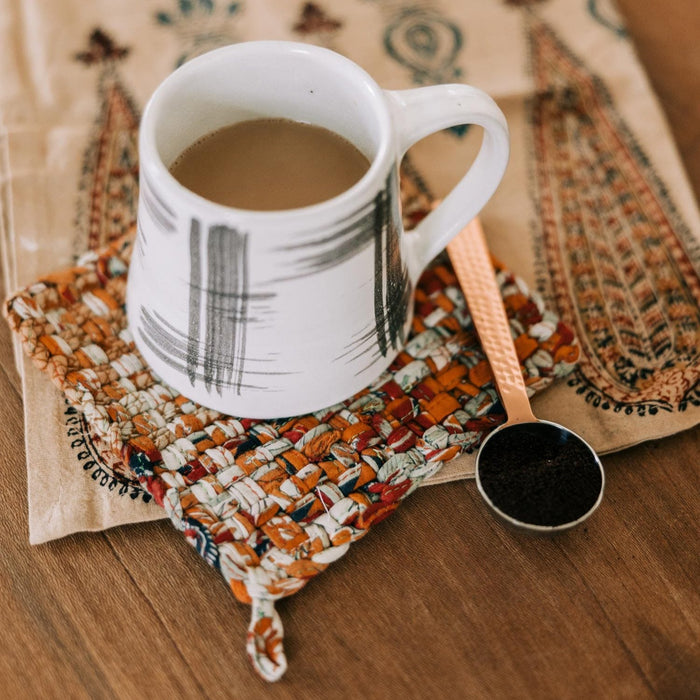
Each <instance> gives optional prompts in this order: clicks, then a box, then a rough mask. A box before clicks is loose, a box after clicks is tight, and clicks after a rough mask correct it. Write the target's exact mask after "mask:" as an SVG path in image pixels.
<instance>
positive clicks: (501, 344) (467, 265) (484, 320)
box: [447, 219, 537, 423]
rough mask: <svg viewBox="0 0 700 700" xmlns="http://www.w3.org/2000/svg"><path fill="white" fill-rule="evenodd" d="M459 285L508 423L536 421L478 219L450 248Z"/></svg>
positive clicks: (470, 224) (449, 252) (449, 245)
mask: <svg viewBox="0 0 700 700" xmlns="http://www.w3.org/2000/svg"><path fill="white" fill-rule="evenodd" d="M447 252H448V254H449V256H450V260H451V261H452V267H453V268H454V271H455V274H456V275H457V279H458V280H459V284H460V286H461V288H462V292H463V293H464V297H465V299H466V301H467V306H468V307H469V313H470V314H471V317H472V320H473V321H474V327H475V328H476V332H477V333H478V334H479V340H480V341H481V346H482V347H483V349H484V352H485V353H486V357H487V358H488V361H489V364H490V365H491V370H492V372H493V376H494V380H495V382H496V388H497V389H498V393H499V394H500V397H501V402H502V403H503V407H504V408H505V410H506V414H507V415H508V421H507V422H508V423H525V422H531V421H535V420H537V419H536V418H535V416H534V415H533V413H532V409H531V408H530V400H529V399H528V396H527V390H526V389H525V381H524V380H523V374H522V370H521V368H520V361H519V360H518V356H517V354H516V351H515V344H514V343H513V336H512V335H511V332H510V324H509V322H508V316H507V315H506V310H505V307H504V306H503V299H502V297H501V293H500V290H499V289H498V284H497V282H496V276H495V273H494V269H493V266H492V265H491V258H490V257H489V252H488V248H487V247H486V239H485V238H484V232H483V230H482V228H481V224H480V223H479V220H478V219H472V221H471V222H470V223H468V224H467V226H466V227H465V228H464V229H462V231H461V232H460V233H459V234H458V235H457V237H456V238H454V239H453V240H452V241H450V243H448V245H447Z"/></svg>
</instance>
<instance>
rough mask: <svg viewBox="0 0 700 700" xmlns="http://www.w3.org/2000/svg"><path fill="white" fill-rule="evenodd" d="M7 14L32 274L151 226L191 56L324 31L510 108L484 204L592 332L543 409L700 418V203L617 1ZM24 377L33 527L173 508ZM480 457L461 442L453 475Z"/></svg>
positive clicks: (429, 155)
mask: <svg viewBox="0 0 700 700" xmlns="http://www.w3.org/2000/svg"><path fill="white" fill-rule="evenodd" d="M0 19H1V20H2V21H1V22H0V37H2V40H1V41H0V66H1V67H2V74H3V76H4V80H3V81H2V83H0V115H1V124H0V126H1V129H0V144H1V151H0V156H2V157H1V159H0V181H1V182H2V184H3V187H2V189H1V190H0V192H1V193H2V194H1V196H2V199H0V202H1V203H2V207H3V216H2V222H1V225H2V231H1V233H2V241H3V265H4V272H5V279H6V281H7V283H8V284H9V285H10V286H11V287H12V288H16V287H17V286H19V285H22V284H26V283H27V282H29V281H31V280H32V279H35V278H37V277H39V276H40V274H41V273H43V272H45V271H47V270H50V269H53V268H56V267H59V266H62V265H65V264H66V263H68V262H70V260H71V259H72V257H73V256H74V255H75V254H76V253H78V252H81V251H83V250H85V249H86V248H88V247H95V246H97V245H99V244H101V243H104V242H105V241H107V240H109V239H110V238H111V237H114V236H116V235H118V234H120V233H122V232H123V231H125V230H127V229H128V227H129V226H133V222H134V216H135V201H136V200H135V197H136V192H137V168H138V154H137V152H136V131H137V126H138V116H139V112H140V109H141V108H142V107H143V105H144V104H145V102H146V100H147V98H148V96H149V95H150V93H151V92H152V90H153V89H154V88H155V86H156V85H157V84H158V82H160V80H162V79H163V78H164V77H165V76H166V75H167V74H168V73H169V72H170V71H172V70H173V69H174V68H175V67H176V66H177V65H179V64H180V63H182V62H184V61H186V60H188V59H189V58H191V57H193V56H195V55H197V54H199V53H202V52H204V51H206V50H209V49H211V48H215V47H217V46H220V45H223V44H226V43H230V42H236V41H242V40H249V39H262V38H265V39H293V40H298V41H307V42H313V43H317V44H321V45H324V46H327V47H329V48H332V49H334V50H337V51H340V52H341V53H344V54H345V55H347V56H348V57H350V58H351V59H353V60H355V61H356V62H358V63H359V64H360V65H362V66H363V67H365V68H366V69H367V70H368V71H369V72H370V73H371V74H372V75H373V76H374V77H375V79H376V80H377V81H378V82H379V83H380V84H381V85H383V86H385V87H387V88H407V87H413V86H416V85H422V84H431V83H437V82H451V81H463V82H467V83H471V84H473V85H476V86H477V87H480V88H482V89H484V90H486V91H487V92H489V93H490V94H491V95H492V96H493V97H494V98H495V99H496V101H497V102H498V103H499V106H500V107H501V108H502V109H503V111H504V112H505V114H506V117H507V119H508V122H509V125H510V129H511V138H512V157H511V162H510V165H509V168H508V171H507V173H506V177H505V179H504V181H503V183H502V185H501V187H500V188H499V190H498V192H497V193H496V195H495V196H494V198H493V199H492V201H491V202H490V203H489V204H488V206H487V207H486V209H485V210H484V212H483V214H482V219H483V223H484V227H485V230H486V234H487V237H488V239H489V245H490V247H491V248H492V250H493V252H494V253H495V255H496V256H497V257H499V258H500V259H502V260H503V261H504V262H505V263H506V265H507V266H508V267H510V268H511V269H513V270H515V271H517V272H518V274H520V275H521V276H523V277H524V278H525V280H526V281H527V282H528V283H529V284H530V285H531V286H532V287H533V288H535V289H538V290H539V291H540V292H541V293H542V294H544V296H545V298H546V299H547V302H548V303H549V304H550V305H551V306H552V308H554V309H556V310H557V312H558V313H559V314H560V315H561V316H562V318H563V320H565V321H566V322H567V323H568V324H569V325H571V326H572V327H575V328H576V330H577V333H578V336H579V340H580V342H581V347H582V350H583V359H582V361H581V364H580V367H579V369H578V370H577V372H576V374H575V376H574V377H573V378H572V379H571V380H570V381H568V382H560V383H559V384H557V385H555V386H553V387H552V388H550V389H549V390H547V391H546V392H544V393H543V394H542V395H541V396H538V397H537V398H536V399H535V402H534V408H535V412H536V413H537V414H538V415H540V416H541V417H542V418H548V419H552V420H556V421H558V422H561V423H564V424H566V425H568V426H570V427H571V428H573V429H574V430H576V431H577V432H579V433H581V434H582V435H583V436H584V437H585V438H586V439H587V440H589V441H590V442H591V443H592V444H593V445H594V446H595V447H596V448H597V449H598V450H599V451H601V452H607V451H611V450H616V449H621V448H623V447H626V446H628V445H632V444H634V443H636V442H639V441H641V440H645V439H650V438H656V437H661V436H665V435H669V434H672V433H674V432H677V431H679V430H683V429H685V428H688V427H690V426H693V425H696V424H697V423H698V422H699V421H700V408H699V404H700V385H699V382H700V372H699V369H698V362H699V361H698V352H697V348H698V346H700V330H699V329H700V310H699V308H698V306H699V301H700V278H699V276H698V267H699V253H698V250H699V247H700V244H699V240H700V217H699V216H698V211H697V205H696V202H695V201H694V199H693V196H692V194H691V191H690V188H689V186H688V183H687V182H686V179H685V176H684V173H683V169H682V167H681V164H680V162H679V158H678V155H677V153H676V150H675V147H674V144H673V141H672V139H671V137H670V134H669V131H668V128H667V126H666V123H665V120H664V118H663V115H662V113H661V111H660V109H659V107H658V104H657V102H656V99H655V97H654V95H653V93H652V91H651V89H650V87H649V84H648V81H647V79H646V76H645V75H644V73H643V71H642V69H641V67H640V65H639V62H638V61H637V58H636V56H635V54H634V50H633V46H632V45H631V43H630V41H629V40H628V39H627V38H626V36H625V33H624V29H623V27H622V26H621V25H620V23H619V18H618V17H617V15H616V13H615V11H614V7H613V6H612V4H611V2H609V1H606V0H539V1H538V2H526V1H524V0H518V1H517V2H516V1H515V0H470V1H468V2H462V3H450V2H448V1H447V0H443V1H442V2H441V1H439V0H434V1H429V0H426V1H422V2H418V3H416V2H413V3H411V2H399V1H397V0H325V1H324V2H319V3H306V2H293V1H292V2H290V1H289V0H257V1H256V2H251V1H248V2H230V1H228V0H227V1H221V0H153V1H152V2H142V1H140V0H139V1H138V2H137V1H136V0H120V1H119V2H117V1H116V0H112V1H109V2H108V1H107V0H98V1H95V2H92V3H83V2H80V1H79V0H23V2H21V3H18V2H12V1H11V0H2V1H1V2H0ZM479 138H480V134H479V132H478V129H476V128H466V127H464V128H455V129H451V130H447V131H445V132H443V133H440V134H437V135H435V136H432V137H430V138H428V139H426V140H425V141H423V142H421V143H419V144H418V145H417V146H416V147H414V149H412V152H411V161H412V164H413V166H414V167H415V169H416V170H417V172H418V173H419V174H420V177H421V178H422V179H423V181H424V182H425V185H426V187H427V188H428V189H429V190H430V191H432V193H433V194H434V195H435V196H442V195H443V194H445V193H446V192H447V191H448V190H449V188H450V187H451V186H452V184H453V183H454V182H455V181H456V180H457V179H458V178H459V176H460V175H461V174H462V172H463V171H464V169H465V163H466V162H468V161H469V159H470V158H471V157H473V154H474V153H475V151H476V149H477V147H478V142H479ZM24 394H25V421H26V425H27V430H26V433H27V461H28V465H27V467H28V481H29V492H30V493H29V496H30V530H31V532H30V536H31V541H32V542H42V541H45V540H48V539H52V538H55V537H60V536H62V535H65V534H68V533H69V532H73V531H76V530H82V529H101V528H104V527H109V526H111V525H116V524H119V523H122V522H130V521H136V520H143V519H146V518H156V517H160V516H161V512H160V510H159V509H158V508H156V507H154V506H153V504H148V503H143V500H142V498H141V496H140V494H139V492H137V491H134V490H133V489H132V486H130V485H129V484H128V483H127V482H124V481H123V478H122V477H120V475H119V473H118V471H119V470H118V465H111V466H109V465H105V464H103V463H101V462H100V459H99V455H98V454H97V453H99V446H97V447H95V446H94V445H92V444H91V438H90V436H89V435H85V433H84V432H82V433H80V434H77V435H76V434H73V433H72V432H71V431H75V430H78V431H80V430H81V428H80V427H79V426H78V427H76V424H75V421H74V420H73V419H74V418H75V416H73V415H70V414H66V413H65V410H66V409H65V406H64V404H63V403H62V399H61V398H60V397H59V396H58V394H57V392H55V390H54V389H53V388H52V387H50V385H49V384H48V382H45V381H44V380H43V378H41V377H38V375H37V373H36V371H35V370H34V369H32V368H30V367H28V366H26V367H24ZM69 419H70V420H69ZM78 422H79V421H78ZM38 425H41V426H46V430H45V431H43V432H42V431H39V430H37V429H36V426H38ZM81 440H84V441H85V449H83V443H82V442H80V441H81ZM47 444H51V446H52V450H53V451H54V452H53V454H52V455H51V457H50V458H47V457H46V455H47ZM93 448H94V450H93ZM96 454H97V459H95V458H94V457H95V455H96ZM88 455H92V456H88ZM93 463H94V464H93ZM115 467H117V468H116V470H115ZM640 468H643V465H640ZM472 470H473V464H472V462H471V460H470V458H469V457H465V458H460V459H459V460H455V461H454V462H453V463H450V464H449V465H447V466H446V467H445V468H444V469H443V470H442V471H441V472H440V473H439V474H438V477H437V479H438V480H446V479H453V478H463V477H465V476H469V475H471V473H472ZM105 475H108V476H105ZM56 480H60V483H61V484H62V488H61V494H60V497H59V498H56V497H55V493H54V490H53V489H54V486H53V483H55V481H56ZM49 481H51V483H52V486H51V497H50V498H49V497H48V494H49V488H48V487H47V483H48V482H49Z"/></svg>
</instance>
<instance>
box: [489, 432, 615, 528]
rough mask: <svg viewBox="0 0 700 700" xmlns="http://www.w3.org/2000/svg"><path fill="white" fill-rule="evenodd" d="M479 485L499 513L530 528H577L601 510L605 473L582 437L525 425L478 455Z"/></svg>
mask: <svg viewBox="0 0 700 700" xmlns="http://www.w3.org/2000/svg"><path fill="white" fill-rule="evenodd" d="M477 469H478V474H479V481H480V483H481V488H482V490H483V491H484V493H485V494H486V495H487V496H488V498H489V499H490V500H491V503H492V504H493V505H494V506H496V508H497V509H498V510H500V511H501V512H502V513H504V514H505V515H507V516H510V517H511V518H513V519H515V520H518V521H520V522H522V523H526V524H530V525H542V526H550V527H556V526H560V525H565V524H567V523H571V522H574V521H576V520H578V519H579V518H581V517H582V516H584V515H586V513H588V512H589V511H590V510H591V508H593V506H594V505H595V504H596V501H597V500H598V497H599V496H600V492H601V489H602V487H603V476H602V470H601V468H600V466H599V464H598V460H597V458H596V457H595V455H594V454H593V453H592V451H591V450H590V448H589V447H588V446H587V445H586V444H585V443H584V442H583V440H581V439H580V438H579V437H578V436H576V435H574V434H573V433H570V432H569V431H567V430H564V429H562V428H559V427H557V426H555V425H550V424H548V423H521V424H516V425H512V426H509V427H508V428H503V429H501V430H499V431H497V432H496V433H494V435H493V436H492V437H491V438H489V440H488V441H487V442H486V443H485V444H484V446H483V448H482V449H481V451H480V453H479V458H478V464H477Z"/></svg>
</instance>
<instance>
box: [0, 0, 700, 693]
mask: <svg viewBox="0 0 700 700" xmlns="http://www.w3.org/2000/svg"><path fill="white" fill-rule="evenodd" d="M619 5H620V7H621V8H622V10H623V13H624V14H625V16H626V18H627V20H628V24H629V27H630V32H631V34H632V37H633V40H634V41H635V43H636V46H637V48H638V52H639V55H640V57H641V59H642V61H643V63H644V64H645V66H646V68H647V70H648V72H649V75H650V76H651V80H652V83H653V85H654V88H655V89H656V91H657V92H658V94H659V97H660V98H661V101H662V104H663V107H664V109H665V111H666V114H667V115H668V118H669V121H670V124H671V126H672V129H673V133H674V136H675V138H676V141H677V144H678V147H679V150H680V152H681V155H682V157H683V159H684V162H685V165H686V168H687V171H688V173H689V176H690V178H691V180H692V182H693V186H694V188H695V192H696V194H698V195H699V196H700V3H698V2H697V0H673V1H672V2H668V1H667V0H653V1H652V0H619ZM0 402H1V403H0V406H2V417H3V420H2V423H0V464H1V465H2V479H1V480H0V611H1V612H0V615H1V619H2V622H1V623H0V698H42V699H43V698H149V699H153V698H156V699H157V698H173V697H177V698H199V697H202V698H288V699H291V698H296V699H298V698H382V699H385V698H537V699H539V698H557V699H559V698H589V697H591V698H593V697H604V698H693V697H694V698H698V697H700V648H699V643H698V637H699V627H700V624H699V620H698V610H700V601H699V600H698V592H697V587H698V583H697V582H698V580H700V566H699V565H698V561H699V558H698V520H699V518H700V513H699V508H698V498H697V494H698V493H699V488H698V487H699V483H698V482H699V481H700V480H699V478H698V468H697V467H698V460H699V457H698V455H700V430H698V429H695V430H693V431H689V432H687V433H683V434H680V435H677V436H675V437H673V438H669V439H666V440H663V441H658V442H653V443H647V444H643V445H640V446H638V447H636V448H633V449H630V450H627V451H625V452H623V453H619V454H617V455H612V456H609V457H606V458H605V459H604V460H603V461H604V464H605V468H606V472H607V479H608V484H607V491H606V498H605V501H604V503H603V506H601V508H600V510H599V511H598V512H597V513H596V515H595V516H594V517H593V518H592V519H591V520H590V521H589V524H588V525H587V526H586V527H585V528H582V529H578V530H575V531H573V532H570V533H566V534H563V535H559V536H557V537H555V538H551V539H548V538H534V537H525V536H522V535H519V534H515V533H512V532H510V531H509V530H506V529H505V528H504V527H502V526H501V525H500V524H499V523H497V522H496V521H495V520H494V519H493V518H492V516H491V515H490V514H489V513H488V512H487V510H486V508H485V506H484V505H483V503H482V502H481V500H480V498H479V497H478V494H477V493H476V489H475V486H474V483H473V482H457V483H450V484H445V485H441V486H434V487H431V488H426V489H420V490H419V491H418V492H417V493H416V494H415V495H414V496H412V497H411V498H410V499H409V500H408V501H407V502H406V503H405V504H404V505H403V506H402V507H401V508H400V509H399V510H398V511H397V513H396V514H395V515H394V516H392V518H390V519H389V520H387V521H386V522H385V523H383V524H382V525H381V526H380V527H378V528H376V529H375V530H374V531H372V532H371V533H370V534H369V535H368V536H367V537H366V538H365V539H364V540H363V541H362V542H361V543H359V544H358V545H356V546H355V547H354V548H353V551H352V552H351V553H350V554H349V555H348V556H347V557H345V558H344V559H343V560H341V561H339V562H337V563H336V564H334V565H333V566H332V567H330V568H329V570H328V571H327V572H326V573H325V574H324V575H323V576H321V577H319V578H318V579H317V580H315V581H312V582H311V583H310V584H309V585H308V586H307V588H306V589H305V590H304V591H302V592H301V593H299V594H298V595H295V596H293V597H292V598H290V599H287V600H285V601H283V602H282V603H281V604H280V606H279V608H280V611H281V614H282V617H283V620H284V622H285V630H286V649H287V654H288V658H289V662H290V668H289V671H288V672H287V675H286V676H285V677H284V679H283V680H282V681H281V682H279V683H277V684H275V685H267V684H265V683H264V682H263V681H261V680H259V679H258V678H257V677H256V676H255V675H254V674H253V672H252V671H251V668H250V666H249V664H248V662H247V660H246V658H245V654H244V651H243V645H244V637H245V631H246V628H247V625H248V615H249V609H248V607H247V606H244V605H241V604H239V603H237V602H236V601H235V600H234V598H233V596H232V595H231V594H230V593H229V591H228V590H227V588H226V586H225V584H224V582H223V579H222V578H221V577H220V576H219V575H218V574H217V573H216V572H215V571H214V570H212V569H210V568H209V567H208V566H207V565H206V564H205V563H204V562H203V561H202V560H201V559H200V558H199V557H198V556H197V555H196V554H195V553H194V551H192V550H191V548H190V547H189V546H188V545H187V544H186V543H185V541H184V539H183V538H182V537H181V536H180V535H179V534H178V533H176V532H175V531H174V530H173V529H172V528H171V526H170V525H169V524H168V523H166V522H159V523H151V524H146V525H139V526H129V527H124V528H121V529H117V530H111V531H108V532H106V533H101V534H84V535H77V536H73V537H69V538H66V539H64V540H61V541H58V542H54V543H50V544H47V545H41V546H38V547H30V546H29V544H28V541H27V515H26V513H27V500H26V499H27V497H26V478H25V463H24V452H23V448H22V437H23V425H22V419H21V416H22V406H21V390H20V383H19V379H18V377H17V375H16V373H15V371H14V366H13V361H12V349H11V344H10V337H9V331H8V329H7V326H6V325H5V324H4V323H0ZM46 449H47V450H50V449H51V446H50V445H47V446H46Z"/></svg>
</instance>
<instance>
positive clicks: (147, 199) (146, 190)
mask: <svg viewBox="0 0 700 700" xmlns="http://www.w3.org/2000/svg"><path fill="white" fill-rule="evenodd" d="M141 201H142V202H143V205H144V207H145V208H146V211H147V212H148V214H149V215H150V217H151V218H152V219H153V221H154V222H155V223H156V224H157V225H158V226H159V228H161V229H162V230H163V231H166V232H168V233H173V232H174V231H175V221H174V219H175V214H174V213H173V212H172V210H171V209H170V208H169V207H168V206H166V205H165V204H164V203H163V201H162V200H161V199H160V198H159V197H157V196H156V195H155V193H154V192H153V190H152V189H151V187H150V186H149V184H148V181H147V180H146V178H144V177H142V178H141Z"/></svg>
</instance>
